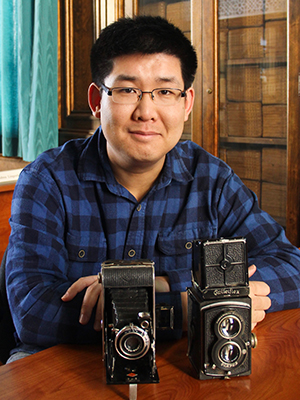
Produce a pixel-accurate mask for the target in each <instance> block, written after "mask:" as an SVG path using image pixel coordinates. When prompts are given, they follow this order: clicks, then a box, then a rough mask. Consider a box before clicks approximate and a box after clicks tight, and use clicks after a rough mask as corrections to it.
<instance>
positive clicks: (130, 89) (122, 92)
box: [118, 88, 136, 94]
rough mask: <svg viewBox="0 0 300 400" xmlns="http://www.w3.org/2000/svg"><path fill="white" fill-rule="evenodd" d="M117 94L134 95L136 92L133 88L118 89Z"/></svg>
mask: <svg viewBox="0 0 300 400" xmlns="http://www.w3.org/2000/svg"><path fill="white" fill-rule="evenodd" d="M118 92H119V93H121V94H136V90H135V89H133V88H120V89H118Z"/></svg>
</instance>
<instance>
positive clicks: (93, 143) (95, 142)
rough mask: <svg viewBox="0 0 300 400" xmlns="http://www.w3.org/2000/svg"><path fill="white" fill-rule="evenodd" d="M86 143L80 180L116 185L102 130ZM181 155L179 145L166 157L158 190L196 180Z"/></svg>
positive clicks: (96, 132)
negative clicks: (169, 185) (176, 183)
mask: <svg viewBox="0 0 300 400" xmlns="http://www.w3.org/2000/svg"><path fill="white" fill-rule="evenodd" d="M85 143H86V146H85V147H84V149H83V151H82V153H81V156H80V158H79V163H78V175H79V177H80V179H82V180H84V181H96V182H106V183H108V184H116V180H115V178H114V175H113V172H112V169H111V166H110V163H109V160H108V156H107V152H106V139H105V137H104V135H103V133H102V131H101V128H98V129H97V130H96V131H95V133H94V134H93V136H92V137H90V138H88V139H87V140H86V142H85ZM181 153H182V151H181V148H180V144H177V145H176V146H175V147H174V148H173V149H172V150H171V151H170V152H169V153H168V154H167V155H166V161H165V164H164V167H163V170H162V172H161V175H160V178H159V180H158V182H157V188H160V187H163V186H167V185H168V184H169V183H170V182H171V181H172V180H175V181H178V182H183V183H184V182H189V181H191V180H193V179H194V178H193V176H192V175H191V173H190V172H189V169H188V166H187V165H186V162H185V161H187V160H188V158H185V157H183V154H181Z"/></svg>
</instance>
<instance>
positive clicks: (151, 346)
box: [101, 260, 159, 384]
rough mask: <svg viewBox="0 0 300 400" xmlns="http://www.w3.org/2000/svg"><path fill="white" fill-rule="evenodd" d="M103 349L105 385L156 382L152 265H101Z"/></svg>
mask: <svg viewBox="0 0 300 400" xmlns="http://www.w3.org/2000/svg"><path fill="white" fill-rule="evenodd" d="M101 276H102V284H103V289H104V312H103V341H104V344H103V346H104V347H103V348H104V359H105V367H106V378H107V383H112V384H137V383H156V382H158V381H159V379H158V373H157V367H156V361H155V285H154V263H153V262H151V261H149V260H138V261H126V260H108V261H105V262H104V263H102V269H101Z"/></svg>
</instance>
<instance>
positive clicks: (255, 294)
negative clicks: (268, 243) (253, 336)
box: [248, 265, 271, 329]
mask: <svg viewBox="0 0 300 400" xmlns="http://www.w3.org/2000/svg"><path fill="white" fill-rule="evenodd" d="M255 271H256V266H255V265H251V266H250V267H249V270H248V274H249V277H251V276H252V275H253V274H254V273H255ZM249 285H250V297H251V299H252V329H253V328H254V327H255V326H256V324H257V323H258V322H260V321H262V320H263V319H264V318H265V316H266V313H265V311H266V310H268V308H270V307H271V300H270V298H269V297H268V294H269V293H270V287H269V286H268V285H267V284H266V283H265V282H258V281H250V282H249Z"/></svg>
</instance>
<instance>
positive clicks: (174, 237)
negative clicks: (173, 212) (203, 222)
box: [157, 226, 211, 273]
mask: <svg viewBox="0 0 300 400" xmlns="http://www.w3.org/2000/svg"><path fill="white" fill-rule="evenodd" d="M200 232H201V233H200V234H199V226H197V227H195V228H192V229H186V230H182V229H180V230H179V229H174V230H173V231H171V232H168V233H164V232H163V233H160V234H159V235H158V239H157V248H158V250H159V251H158V258H159V261H158V264H159V266H158V269H157V270H158V271H159V272H160V273H167V272H168V271H172V270H191V268H192V251H193V241H194V240H196V239H200V238H201V237H202V238H203V237H210V236H211V232H210V231H209V227H206V229H205V231H204V229H201V230H200Z"/></svg>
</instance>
